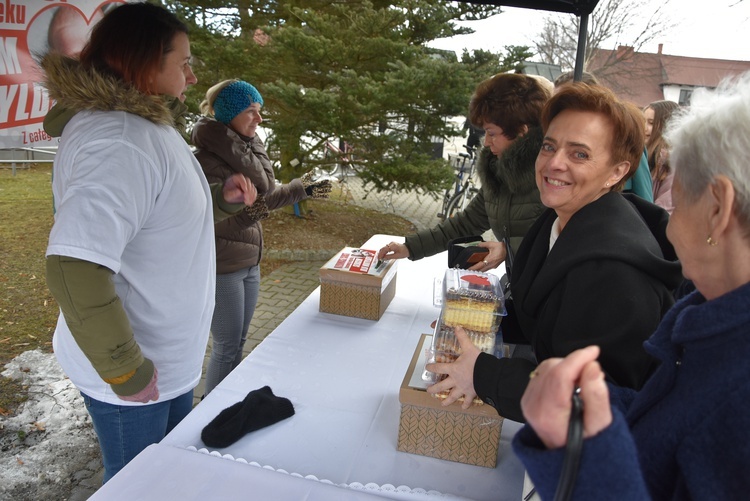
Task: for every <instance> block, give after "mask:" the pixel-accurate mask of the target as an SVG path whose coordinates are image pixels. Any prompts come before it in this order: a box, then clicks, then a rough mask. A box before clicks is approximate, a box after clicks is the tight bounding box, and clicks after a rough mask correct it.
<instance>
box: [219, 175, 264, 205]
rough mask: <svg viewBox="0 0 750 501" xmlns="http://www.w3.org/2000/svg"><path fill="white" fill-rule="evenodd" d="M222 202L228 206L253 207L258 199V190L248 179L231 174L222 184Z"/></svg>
mask: <svg viewBox="0 0 750 501" xmlns="http://www.w3.org/2000/svg"><path fill="white" fill-rule="evenodd" d="M222 194H223V195H224V200H225V201H226V202H227V203H229V204H245V205H247V206H250V205H253V204H254V203H255V199H256V198H258V190H257V189H255V185H254V184H253V182H252V181H250V178H248V177H245V176H243V175H242V174H239V173H237V174H233V175H232V176H231V177H229V178H228V179H227V180H226V181H225V182H224V189H223V191H222Z"/></svg>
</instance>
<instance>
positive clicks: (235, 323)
mask: <svg viewBox="0 0 750 501" xmlns="http://www.w3.org/2000/svg"><path fill="white" fill-rule="evenodd" d="M259 291H260V266H252V267H250V268H243V269H241V270H239V271H235V272H233V273H222V274H221V275H216V307H215V308H214V316H213V318H212V320H211V337H212V339H213V343H212V345H211V358H210V359H209V360H208V367H207V368H206V391H205V393H204V395H208V394H209V393H210V392H211V390H213V389H214V388H215V387H216V386H217V385H218V384H219V383H221V381H222V380H223V379H224V378H225V377H227V375H228V374H229V373H230V372H232V370H234V368H235V367H237V366H238V365H240V362H242V349H243V347H244V346H245V340H246V339H247V330H248V329H249V328H250V321H251V320H252V319H253V314H254V313H255V305H256V304H257V303H258V292H259Z"/></svg>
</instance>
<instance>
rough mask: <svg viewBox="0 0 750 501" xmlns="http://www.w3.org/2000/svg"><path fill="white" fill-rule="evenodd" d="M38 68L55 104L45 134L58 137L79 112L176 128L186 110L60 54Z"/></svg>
mask: <svg viewBox="0 0 750 501" xmlns="http://www.w3.org/2000/svg"><path fill="white" fill-rule="evenodd" d="M41 67H42V69H43V70H44V73H45V80H44V82H43V84H44V86H45V87H46V88H47V91H48V92H49V95H50V97H51V98H52V99H54V100H55V101H56V104H55V106H54V107H53V108H52V109H51V110H50V111H49V113H48V114H47V116H46V117H45V118H44V130H45V131H46V132H47V133H48V134H49V135H50V136H52V137H59V136H60V135H61V134H62V131H63V128H64V127H65V125H66V124H67V123H68V121H69V120H70V119H71V118H72V117H73V116H74V115H75V114H76V113H78V112H79V111H124V112H127V113H132V114H134V115H138V116H140V117H142V118H145V119H146V120H149V121H151V122H153V123H155V124H158V125H170V126H175V125H176V119H177V117H180V116H181V115H182V114H183V113H184V112H185V111H186V110H187V108H186V107H185V105H184V104H183V103H181V102H180V101H179V99H176V98H169V97H165V96H150V95H147V94H144V93H142V92H141V91H139V90H138V89H136V88H135V87H133V86H131V85H127V84H125V83H124V82H123V81H122V80H120V79H118V78H116V77H114V76H111V75H107V74H104V73H101V72H99V71H96V70H94V69H85V68H83V67H82V66H81V64H80V63H79V62H78V60H76V59H72V58H69V57H66V56H63V55H61V54H56V53H50V54H47V55H46V56H44V58H43V59H42V61H41Z"/></svg>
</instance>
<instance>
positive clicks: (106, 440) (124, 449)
mask: <svg viewBox="0 0 750 501" xmlns="http://www.w3.org/2000/svg"><path fill="white" fill-rule="evenodd" d="M81 396H82V397H83V403H84V404H85V405H86V410H87V411H88V412H89V415H91V421H92V422H93V423H94V431H95V432H96V436H97V437H98V438H99V446H100V447H101V449H102V462H103V463H104V481H103V482H102V483H106V482H107V480H109V479H110V478H112V477H113V476H114V475H115V474H116V473H117V472H118V471H120V470H121V469H122V468H123V467H124V466H125V465H126V464H128V462H129V461H130V460H131V459H133V458H134V457H136V456H137V455H138V454H139V453H140V452H141V451H142V450H143V449H145V448H146V447H148V446H149V445H151V444H155V443H157V442H159V441H161V439H162V438H164V437H165V436H166V435H167V433H169V432H170V431H171V430H172V428H174V427H175V426H177V423H179V422H180V421H182V419H183V418H184V417H185V416H187V415H188V413H189V412H190V410H191V409H192V408H193V390H190V391H189V392H187V393H184V394H182V395H180V396H179V397H176V398H173V399H172V400H167V401H166V402H159V403H157V404H150V405H137V406H131V405H114V404H108V403H105V402H100V401H99V400H95V399H93V398H91V397H89V396H88V395H86V394H85V393H81Z"/></svg>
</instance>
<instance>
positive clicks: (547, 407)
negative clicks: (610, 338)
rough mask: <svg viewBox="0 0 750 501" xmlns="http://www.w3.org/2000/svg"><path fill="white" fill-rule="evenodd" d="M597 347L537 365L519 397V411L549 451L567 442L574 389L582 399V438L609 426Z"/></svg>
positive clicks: (602, 374)
mask: <svg viewBox="0 0 750 501" xmlns="http://www.w3.org/2000/svg"><path fill="white" fill-rule="evenodd" d="M598 356H599V347H598V346H589V347H587V348H584V349H582V350H576V351H574V352H573V353H571V354H570V355H568V356H567V357H565V358H550V359H547V360H545V361H544V362H542V363H541V364H539V367H537V368H536V370H534V371H533V372H532V373H531V375H530V377H531V378H532V379H531V381H529V386H527V387H526V392H525V393H524V394H523V397H522V398H521V410H522V411H523V415H524V417H525V418H526V422H527V423H528V424H529V426H531V427H532V428H533V429H534V431H535V432H536V434H537V435H538V436H539V438H540V439H541V441H542V442H543V443H544V445H546V446H547V448H548V449H556V448H559V447H563V446H564V445H565V444H566V443H567V437H568V422H569V421H570V412H571V406H572V404H571V398H572V396H573V390H574V389H575V387H576V386H578V387H580V388H581V393H580V396H581V400H583V437H584V438H588V437H593V436H594V435H596V434H597V433H599V432H600V431H602V430H603V429H604V428H606V427H607V426H609V425H610V424H611V423H612V409H611V407H610V405H609V390H608V389H607V384H606V383H605V382H604V372H603V371H602V369H601V366H600V365H599V362H597V361H596V358H597V357H598Z"/></svg>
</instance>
